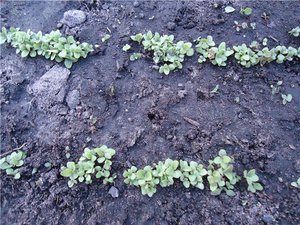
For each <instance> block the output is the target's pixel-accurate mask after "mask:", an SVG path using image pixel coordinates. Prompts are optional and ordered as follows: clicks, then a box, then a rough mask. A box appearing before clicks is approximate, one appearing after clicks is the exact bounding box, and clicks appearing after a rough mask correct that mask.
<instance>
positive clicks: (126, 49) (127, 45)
mask: <svg viewBox="0 0 300 225" xmlns="http://www.w3.org/2000/svg"><path fill="white" fill-rule="evenodd" d="M129 49H131V46H130V45H129V44H126V45H124V46H123V48H122V50H123V51H124V52H127V51H128V50H129Z"/></svg>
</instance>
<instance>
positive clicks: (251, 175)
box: [244, 169, 263, 193]
mask: <svg viewBox="0 0 300 225" xmlns="http://www.w3.org/2000/svg"><path fill="white" fill-rule="evenodd" d="M244 178H245V179H246V181H247V183H248V188H247V190H248V191H251V192H252V193H255V192H256V191H262V190H263V186H262V185H261V184H260V183H258V181H259V177H258V176H257V175H256V172H255V169H252V170H249V171H247V170H245V171H244Z"/></svg>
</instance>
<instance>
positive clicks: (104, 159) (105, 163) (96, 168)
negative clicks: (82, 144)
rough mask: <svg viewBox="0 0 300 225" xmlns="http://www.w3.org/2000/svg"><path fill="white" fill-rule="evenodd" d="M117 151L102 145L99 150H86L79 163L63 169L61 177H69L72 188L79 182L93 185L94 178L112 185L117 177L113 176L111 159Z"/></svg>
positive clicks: (69, 184) (70, 163) (68, 164)
mask: <svg viewBox="0 0 300 225" xmlns="http://www.w3.org/2000/svg"><path fill="white" fill-rule="evenodd" d="M115 153H116V151H115V150H114V149H112V148H108V147H107V146H106V145H102V146H101V147H99V148H93V149H89V148H85V149H84V152H83V154H82V156H81V157H80V159H79V161H78V162H77V163H75V162H68V163H67V165H66V166H63V167H62V168H61V173H60V174H61V175H62V176H63V177H68V178H69V181H68V186H69V187H72V186H73V185H74V184H77V183H78V182H85V183H86V184H90V183H92V176H93V175H95V177H96V178H97V179H100V178H103V183H104V184H107V183H112V182H113V181H114V179H115V177H116V176H115V175H111V172H110V170H111V165H112V161H111V158H112V157H113V156H114V155H115Z"/></svg>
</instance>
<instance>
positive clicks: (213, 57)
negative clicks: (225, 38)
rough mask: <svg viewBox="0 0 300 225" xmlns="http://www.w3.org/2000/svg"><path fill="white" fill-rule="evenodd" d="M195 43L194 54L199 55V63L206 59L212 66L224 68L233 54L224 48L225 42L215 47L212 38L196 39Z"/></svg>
mask: <svg viewBox="0 0 300 225" xmlns="http://www.w3.org/2000/svg"><path fill="white" fill-rule="evenodd" d="M196 43H197V45H196V52H198V53H199V54H200V56H199V58H198V62H199V63H203V62H205V61H206V60H207V59H208V60H209V61H210V62H211V63H212V64H214V65H218V66H226V61H227V58H228V57H229V56H230V55H232V54H233V50H232V49H231V48H228V47H226V43H225V42H222V43H220V44H219V46H218V47H216V46H215V42H214V40H213V38H212V36H207V38H198V39H197V40H196Z"/></svg>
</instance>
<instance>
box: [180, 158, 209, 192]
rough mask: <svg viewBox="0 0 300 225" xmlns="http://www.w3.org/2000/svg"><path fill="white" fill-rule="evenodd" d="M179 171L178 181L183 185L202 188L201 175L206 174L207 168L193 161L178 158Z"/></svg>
mask: <svg viewBox="0 0 300 225" xmlns="http://www.w3.org/2000/svg"><path fill="white" fill-rule="evenodd" d="M180 171H181V176H180V181H181V182H182V184H183V186H185V187H186V188H189V187H190V186H194V187H197V188H199V189H201V190H203V189H204V184H203V177H204V176H205V175H207V170H206V169H205V168H204V167H203V165H201V164H198V163H197V162H194V161H191V162H187V161H183V160H180Z"/></svg>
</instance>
